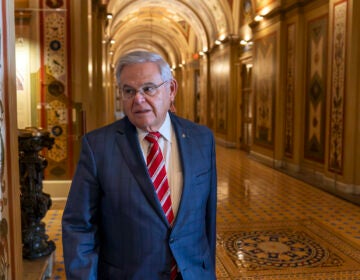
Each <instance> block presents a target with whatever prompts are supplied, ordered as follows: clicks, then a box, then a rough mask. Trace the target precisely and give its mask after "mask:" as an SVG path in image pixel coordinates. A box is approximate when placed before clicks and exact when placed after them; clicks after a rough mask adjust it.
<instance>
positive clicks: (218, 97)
mask: <svg viewBox="0 0 360 280" xmlns="http://www.w3.org/2000/svg"><path fill="white" fill-rule="evenodd" d="M211 66H212V67H211V69H210V80H211V82H210V83H211V86H210V87H211V88H210V90H211V94H212V104H211V110H213V111H212V112H213V114H212V117H213V118H214V119H215V131H216V132H218V133H222V134H227V130H228V127H227V126H228V118H227V115H228V99H229V96H228V95H229V94H230V88H229V84H230V78H229V76H230V49H229V48H226V49H222V50H219V51H218V52H217V53H215V54H214V55H212V57H211Z"/></svg>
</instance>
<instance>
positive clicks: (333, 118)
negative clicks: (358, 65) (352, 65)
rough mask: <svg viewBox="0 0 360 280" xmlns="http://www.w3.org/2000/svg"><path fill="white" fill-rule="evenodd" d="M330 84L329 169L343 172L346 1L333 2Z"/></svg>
mask: <svg viewBox="0 0 360 280" xmlns="http://www.w3.org/2000/svg"><path fill="white" fill-rule="evenodd" d="M333 18H334V25H333V30H332V37H333V40H332V54H331V86H330V94H331V96H330V100H331V102H330V145H329V170H330V171H332V172H335V173H339V174H341V173H342V172H343V150H344V141H343V140H344V122H345V121H344V118H345V112H344V108H345V102H344V99H345V70H346V35H347V25H346V22H347V1H344V0H342V1H339V2H337V3H335V4H334V10H333Z"/></svg>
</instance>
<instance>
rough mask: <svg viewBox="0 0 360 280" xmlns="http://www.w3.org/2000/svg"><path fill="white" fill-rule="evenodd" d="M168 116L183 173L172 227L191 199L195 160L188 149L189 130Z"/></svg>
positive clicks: (181, 217)
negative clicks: (173, 131)
mask: <svg viewBox="0 0 360 280" xmlns="http://www.w3.org/2000/svg"><path fill="white" fill-rule="evenodd" d="M170 116H171V120H172V124H173V127H174V130H175V134H176V140H177V144H178V149H179V156H180V161H181V167H182V173H183V190H182V195H181V200H180V205H179V210H178V214H177V217H176V219H175V223H174V228H175V227H176V224H177V223H178V222H180V221H181V220H182V219H184V218H185V216H184V214H185V213H186V211H184V210H185V209H186V208H187V207H188V205H187V203H189V202H191V201H192V199H191V192H190V191H191V189H190V186H191V181H192V177H193V172H192V170H193V168H192V162H196V161H194V160H192V152H191V150H190V149H191V144H190V142H189V141H191V137H190V136H191V135H190V131H189V130H188V129H186V128H184V127H183V126H181V124H180V123H179V122H178V121H177V120H176V118H174V117H173V116H172V115H171V114H170Z"/></svg>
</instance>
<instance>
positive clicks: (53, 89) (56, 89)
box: [48, 81, 65, 97]
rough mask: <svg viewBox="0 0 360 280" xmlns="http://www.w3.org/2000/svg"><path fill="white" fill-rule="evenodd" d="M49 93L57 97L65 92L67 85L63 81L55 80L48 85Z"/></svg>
mask: <svg viewBox="0 0 360 280" xmlns="http://www.w3.org/2000/svg"><path fill="white" fill-rule="evenodd" d="M48 90H49V93H50V94H51V95H53V96H55V97H58V96H60V95H61V94H63V93H64V90H65V87H64V85H63V83H62V82H59V81H53V82H51V83H50V84H49V85H48Z"/></svg>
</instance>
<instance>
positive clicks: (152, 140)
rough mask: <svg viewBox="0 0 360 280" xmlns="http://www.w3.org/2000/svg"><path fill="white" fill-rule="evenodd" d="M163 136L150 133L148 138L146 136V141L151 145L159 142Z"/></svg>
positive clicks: (158, 133)
mask: <svg viewBox="0 0 360 280" xmlns="http://www.w3.org/2000/svg"><path fill="white" fill-rule="evenodd" d="M160 136H161V134H160V132H158V131H157V132H149V133H148V134H147V135H146V136H145V139H146V140H147V141H149V142H150V143H155V142H157V141H158V140H159V138H160Z"/></svg>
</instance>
